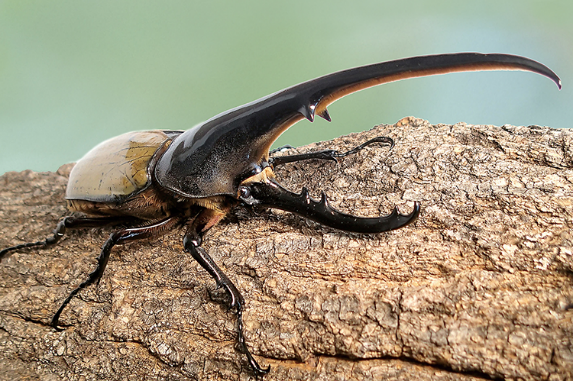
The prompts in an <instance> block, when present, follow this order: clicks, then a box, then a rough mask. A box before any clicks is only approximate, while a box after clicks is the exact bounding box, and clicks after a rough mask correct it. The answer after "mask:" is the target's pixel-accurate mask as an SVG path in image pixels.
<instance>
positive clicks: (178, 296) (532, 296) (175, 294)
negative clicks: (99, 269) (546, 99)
mask: <svg viewBox="0 0 573 381" xmlns="http://www.w3.org/2000/svg"><path fill="white" fill-rule="evenodd" d="M375 136H390V137H392V138H393V139H394V140H395V142H396V146H395V147H394V148H393V149H392V150H389V149H388V147H383V146H374V145H373V146H369V147H367V148H365V149H364V150H362V151H360V152H358V153H357V154H355V155H352V156H348V157H346V158H343V159H341V160H340V162H339V163H338V164H336V163H334V162H324V161H309V162H300V163H296V164H289V165H286V166H284V168H280V169H279V170H277V177H278V179H279V181H281V183H282V184H283V185H285V186H286V187H288V188H289V189H291V190H293V191H300V189H301V188H302V186H307V187H308V188H309V189H310V191H311V194H312V195H313V196H314V197H318V196H319V194H320V191H321V190H324V191H325V192H326V193H327V195H328V198H329V200H330V201H331V202H332V204H333V206H335V207H336V208H338V209H339V210H342V211H345V212H347V213H353V214H359V215H363V216H376V215H379V214H387V213H389V212H390V211H391V210H392V207H393V205H395V204H397V205H398V206H399V208H400V210H401V211H402V212H403V213H409V211H410V210H411V208H412V205H413V203H412V201H421V203H422V211H421V214H420V218H419V219H418V220H417V222H416V223H415V224H413V225H410V226H408V227H405V228H402V229H399V230H396V231H392V232H387V233H381V234H350V233H346V232H341V231H336V230H333V229H330V228H326V227H323V226H320V225H318V224H316V223H313V222H310V221H307V220H305V219H304V218H301V217H298V216H294V215H291V214H289V213H284V212H280V211H276V210H258V209H256V210H251V209H246V208H238V209H236V210H235V212H233V213H232V214H231V215H230V216H229V217H228V218H226V219H225V220H224V221H223V222H222V223H220V224H219V225H218V226H216V227H215V228H213V229H212V230H211V232H210V233H209V234H208V236H207V237H206V240H205V243H204V247H205V248H206V250H207V251H208V252H209V254H210V255H211V256H212V257H213V259H214V260H215V261H216V262H217V263H218V264H219V265H220V267H221V268H222V269H223V270H224V271H225V272H226V273H227V275H228V276H229V277H230V278H231V279H232V280H233V282H234V283H235V284H236V285H237V287H238V288H239V290H241V292H242V293H243V296H244V297H245V299H246V306H245V312H244V321H245V332H246V337H247V342H248V346H249V348H251V350H252V352H253V354H254V355H255V357H256V358H257V359H258V361H259V362H260V363H261V365H262V366H266V365H271V367H272V370H271V373H270V374H269V375H268V376H266V377H265V379H266V380H307V379H318V380H381V379H385V380H410V379H417V380H435V379H441V380H482V379H510V380H518V379H523V380H552V381H553V380H572V379H573V288H572V283H573V275H572V274H573V234H572V231H571V229H572V225H573V205H572V204H573V185H572V184H573V169H572V168H573V130H556V129H550V128H546V127H538V126H530V127H513V126H507V125H506V126H502V127H494V126H472V125H467V124H464V123H459V124H456V125H430V124H429V123H428V122H427V121H423V120H420V119H415V118H405V119H403V120H401V121H400V122H398V123H397V124H396V125H381V126H378V127H376V128H374V129H372V130H370V131H367V132H364V133H360V134H353V135H349V136H346V137H342V138H339V139H336V140H333V141H329V142H322V143H318V144H313V145H311V146H307V147H302V148H299V149H297V150H293V151H292V152H303V151H308V150H313V149H326V148H335V149H338V150H341V151H342V150H347V149H350V148H352V147H354V146H356V145H358V144H359V143H361V142H364V141H366V140H367V139H370V138H372V137H375ZM290 153H291V151H288V152H287V153H286V154H290ZM70 168H71V165H67V166H64V167H62V168H60V170H59V171H58V173H35V172H31V171H24V172H21V173H16V172H9V173H6V174H5V175H3V176H2V177H0V224H1V231H2V235H1V237H0V248H4V247H7V246H11V245H16V244H20V243H23V242H31V241H37V240H40V239H43V238H44V237H46V236H47V235H48V234H49V233H50V232H51V231H52V229H53V228H54V227H55V225H56V223H57V221H58V220H59V219H60V218H61V217H62V216H64V215H66V208H65V201H64V190H65V186H66V180H67V178H66V176H67V174H68V173H69V169H70ZM109 232H110V230H108V229H88V230H84V231H72V232H69V234H67V235H66V237H65V238H64V239H63V240H62V241H61V242H60V243H59V244H58V245H57V246H55V247H53V248H50V249H45V250H40V249H31V250H22V251H20V252H16V253H14V254H12V255H10V256H8V257H6V258H4V260H3V261H2V263H1V264H0V360H1V361H0V379H2V380H33V379H42V380H97V379H105V380H131V379H133V380H186V379H199V380H203V379H212V380H227V379H229V380H239V379H241V380H246V379H252V378H253V376H252V374H251V373H250V371H249V369H248V367H247V364H246V361H245V357H244V355H243V354H241V353H240V352H239V351H238V350H237V347H236V330H235V324H236V318H235V315H234V314H233V312H232V311H228V310H227V307H226V301H227V300H226V296H225V295H224V293H223V292H222V291H221V290H216V289H215V285H214V282H213V280H212V279H211V278H210V277H209V275H208V274H207V273H206V272H205V271H204V270H203V269H202V268H201V267H200V266H199V265H197V264H196V263H195V262H194V261H193V259H192V258H190V256H188V255H187V254H186V253H185V252H184V251H183V245H182V232H181V231H173V232H171V233H169V234H167V235H166V236H164V237H162V238H160V239H157V240H148V241H141V242H134V243H130V244H127V245H124V246H117V247H116V248H114V250H113V252H112V256H111V259H110V262H109V264H108V266H107V269H106V271H105V273H104V275H103V278H102V279H101V282H100V283H99V285H97V286H90V287H88V288H87V289H85V290H83V291H81V292H80V293H79V294H78V297H76V298H74V299H73V300H72V302H71V303H70V305H69V306H68V307H67V308H66V309H65V310H64V313H63V314H62V316H61V319H60V322H61V324H62V325H63V326H65V327H66V329H65V330H63V331H61V332H58V331H55V330H54V329H53V328H51V327H50V326H49V322H50V320H51V318H52V316H53V314H54V313H55V312H56V310H57V308H58V306H59V304H60V303H61V302H62V301H63V299H64V298H65V297H66V296H67V295H68V293H69V292H70V291H71V290H72V289H73V288H75V287H76V286H77V285H78V284H79V283H80V282H81V281H83V280H84V279H85V278H86V276H87V274H88V273H89V272H90V271H91V270H92V269H93V268H94V266H95V260H96V258H97V256H98V254H99V251H100V247H101V245H102V244H103V242H104V241H105V239H106V238H107V236H108V235H109Z"/></svg>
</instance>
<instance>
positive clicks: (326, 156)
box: [269, 136, 394, 168]
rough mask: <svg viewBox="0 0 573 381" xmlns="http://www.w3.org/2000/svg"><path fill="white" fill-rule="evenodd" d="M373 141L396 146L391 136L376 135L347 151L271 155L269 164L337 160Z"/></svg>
mask: <svg viewBox="0 0 573 381" xmlns="http://www.w3.org/2000/svg"><path fill="white" fill-rule="evenodd" d="M373 143H382V144H387V145H389V146H390V149H392V148H393V147H394V140H392V139H391V138H389V137H387V136H378V137H375V138H374V139H370V140H368V141H366V142H364V143H362V144H360V145H359V146H356V147H354V148H353V149H351V150H349V151H346V152H338V151H336V150H324V151H316V152H307V153H302V154H298V155H290V156H276V157H271V158H270V159H269V164H270V165H271V166H273V167H275V168H276V167H278V166H279V165H283V164H287V163H294V162H297V161H302V160H311V159H318V160H333V161H337V160H336V159H337V158H339V157H346V156H349V155H353V154H355V153H356V152H358V151H360V150H361V149H363V148H364V147H366V146H369V145H370V144H373ZM281 148H282V147H281ZM279 150H280V148H279ZM275 152H277V150H273V151H271V154H272V153H275Z"/></svg>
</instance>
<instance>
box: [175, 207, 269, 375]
mask: <svg viewBox="0 0 573 381" xmlns="http://www.w3.org/2000/svg"><path fill="white" fill-rule="evenodd" d="M223 215H224V214H221V213H218V212H217V211H214V210H210V209H205V210H204V211H203V212H202V213H201V214H199V216H197V218H196V219H195V220H193V222H192V223H191V224H190V225H188V227H187V232H186V233H185V237H184V238H183V246H184V248H185V251H187V252H189V253H190V254H191V255H192V256H193V258H194V259H195V260H196V261H197V262H199V264H200V265H201V266H202V267H203V268H204V269H205V270H207V272H208V273H209V275H211V277H212V278H213V279H214V280H215V282H216V283H217V287H222V288H224V289H225V291H226V292H227V294H229V297H230V298H231V302H230V306H229V308H230V309H233V308H236V313H237V336H238V339H237V341H238V342H239V346H240V348H241V351H242V352H243V353H244V354H245V355H246V356H247V361H248V362H249V366H250V367H251V369H253V371H254V372H255V374H256V375H257V376H261V375H264V374H267V373H268V372H269V371H270V369H271V367H270V366H269V367H267V368H266V369H265V368H261V366H260V365H259V364H258V363H257V361H256V360H255V358H254V357H253V355H251V352H250V351H249V348H248V347H247V343H246V342H245V335H244V332H243V305H244V304H245V299H244V298H243V295H241V293H240V292H239V290H238V289H237V287H236V286H235V285H234V284H233V282H231V280H230V279H229V277H227V275H225V273H224V272H223V270H221V269H220V268H219V266H217V264H216V263H215V261H214V260H213V258H211V256H209V254H207V252H206V251H205V249H203V248H202V247H201V243H202V242H203V235H204V234H205V232H206V231H207V230H208V229H209V228H210V227H211V226H213V225H215V224H216V223H217V222H218V221H219V220H220V219H221V218H222V216H223Z"/></svg>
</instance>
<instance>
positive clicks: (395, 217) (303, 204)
mask: <svg viewBox="0 0 573 381" xmlns="http://www.w3.org/2000/svg"><path fill="white" fill-rule="evenodd" d="M239 199H240V200H241V201H243V202H244V203H246V204H248V205H261V206H266V207H270V208H276V209H282V210H286V211H288V212H292V213H295V214H298V215H300V216H303V217H306V218H308V219H311V220H313V221H316V222H319V223H321V224H323V225H326V226H329V227H331V228H335V229H340V230H345V231H349V232H354V233H380V232H385V231H389V230H394V229H398V228H401V227H402V226H406V225H408V224H411V223H412V222H414V221H415V220H416V218H418V214H419V213H420V203H419V202H415V203H414V210H413V211H412V212H411V213H410V214H400V213H399V212H398V208H397V207H395V208H394V211H393V212H392V213H390V214H389V215H387V216H380V217H358V216H353V215H351V214H346V213H342V212H339V211H338V210H336V209H334V208H332V207H331V206H330V204H329V202H328V200H327V199H326V195H325V194H324V192H322V194H321V198H320V200H315V199H313V198H312V197H310V195H309V193H308V190H307V189H306V188H303V189H302V191H301V193H300V194H296V193H293V192H290V191H288V190H286V189H285V188H283V187H282V186H281V185H280V184H279V183H278V182H276V181H275V180H273V179H268V180H267V181H266V182H253V183H249V184H248V185H242V186H240V187H239Z"/></svg>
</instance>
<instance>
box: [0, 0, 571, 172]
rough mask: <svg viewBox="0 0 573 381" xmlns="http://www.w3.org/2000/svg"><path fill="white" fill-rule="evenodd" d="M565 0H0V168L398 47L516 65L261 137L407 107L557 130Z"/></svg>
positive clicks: (422, 81)
mask: <svg viewBox="0 0 573 381" xmlns="http://www.w3.org/2000/svg"><path fill="white" fill-rule="evenodd" d="M572 21H573V1H571V0H559V1H551V0H543V1H541V0H508V1H499V0H497V1H489V0H485V1H479V2H462V1H431V2H430V1H408V0H404V1H401V2H390V1H360V0H354V1H352V2H350V1H335V0H328V1H308V0H307V1H298V0H289V1H284V2H269V1H254V0H253V1H245V0H243V1H240V2H230V1H210V2H204V3H199V2H192V1H163V2H159V1H147V0H137V1H135V0H133V1H117V0H113V1H111V0H104V1H102V0H98V1H83V0H73V1H71V0H70V1H60V0H58V1H43V2H40V1H28V0H9V1H1V0H0V89H1V91H0V129H1V132H2V134H1V137H0V142H1V143H0V174H1V173H4V172H5V171H9V170H18V171H19V170H24V169H33V170H37V171H47V170H50V171H54V170H56V169H57V168H58V167H59V166H60V165H61V164H64V163H67V162H71V161H75V160H77V159H79V158H80V157H81V156H82V155H83V154H84V153H85V152H86V151H88V150H89V149H90V148H91V147H93V146H94V145H95V144H97V143H99V142H100V141H102V140H105V139H107V138H109V137H112V136H114V135H118V134H120V133H122V132H125V131H130V130H144V129H188V128H190V127H191V126H193V125H195V124H196V123H198V122H201V121H203V120H205V119H207V118H209V117H211V116H213V115H215V114H217V113H219V112H221V111H224V110H226V109H229V108H232V107H235V106H238V105H241V104H243V103H246V102H250V101H252V100H254V99H256V98H259V97H262V96H264V95H267V94H269V93H272V92H275V91H277V90H280V89H282V88H285V87H288V86H291V85H294V84H296V83H299V82H302V81H305V80H308V79H312V78H314V77H317V76H321V75H324V74H328V73H330V72H333V71H337V70H342V69H347V68H350V67H354V66H360V65H365V64H369V63H374V62H380V61H386V60H392V59H397V58H402V57H407V56H415V55H424V54H435V53H451V52H462V51H479V52H502V53H512V54H519V55H524V56H527V57H530V58H533V59H536V60H539V61H541V62H543V63H544V64H546V65H548V66H549V67H551V68H552V69H553V70H554V71H556V72H557V73H558V74H559V75H560V76H561V79H562V80H563V85H564V88H563V90H562V91H561V92H559V91H558V90H557V88H556V87H555V86H554V85H553V84H552V83H551V81H549V80H547V79H545V78H543V77H541V76H538V75H535V74H531V73H522V72H511V73H509V72H500V73H494V72H488V73H468V74H450V75H446V76H438V77H430V78H419V79H411V80H408V81H402V82H397V83H392V84H387V85H384V86H380V87H378V88H373V89H368V90H366V91H363V92H360V93H358V94H354V95H351V96H349V97H347V98H344V99H343V100H341V101H339V102H337V103H335V104H334V105H332V106H330V107H329V111H330V115H331V116H332V119H333V121H332V122H331V123H327V122H325V121H323V120H321V119H320V118H319V119H318V120H317V121H315V123H314V124H310V123H309V122H307V121H303V122H301V123H299V124H297V125H295V126H294V127H293V128H291V129H290V130H289V131H287V132H286V133H285V134H284V135H283V136H282V137H281V138H280V140H279V141H278V142H277V144H291V145H302V144H306V143H309V142H312V141H318V140H328V139H331V138H333V137H336V136H339V135H342V134H347V133H350V132H355V131H362V130H367V129H370V128H371V127H373V126H374V125H376V124H378V123H395V122H396V121H398V120H399V119H400V118H402V117H404V116H408V115H413V116H416V117H420V118H424V119H428V120H429V121H430V122H432V123H456V122H459V121H464V122H468V123H472V124H496V125H502V124H505V123H510V124H515V125H531V124H539V125H547V126H551V127H558V128H563V127H570V126H571V122H570V121H571V120H572V119H573V104H572V100H573V78H572V74H573V22H572Z"/></svg>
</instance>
